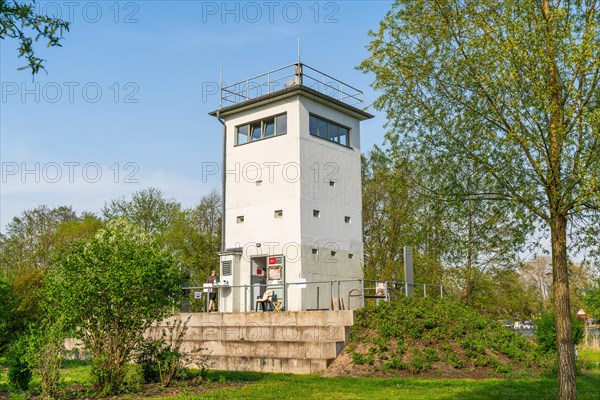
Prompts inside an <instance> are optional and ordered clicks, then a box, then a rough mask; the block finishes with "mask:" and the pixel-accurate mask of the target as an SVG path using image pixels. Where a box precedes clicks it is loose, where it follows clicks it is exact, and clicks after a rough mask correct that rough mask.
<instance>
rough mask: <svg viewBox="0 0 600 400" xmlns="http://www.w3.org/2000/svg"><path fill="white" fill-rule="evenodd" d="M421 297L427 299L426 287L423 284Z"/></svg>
mask: <svg viewBox="0 0 600 400" xmlns="http://www.w3.org/2000/svg"><path fill="white" fill-rule="evenodd" d="M423 297H427V286H426V285H425V284H423Z"/></svg>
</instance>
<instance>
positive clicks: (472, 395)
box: [0, 352, 600, 400]
mask: <svg viewBox="0 0 600 400" xmlns="http://www.w3.org/2000/svg"><path fill="white" fill-rule="evenodd" d="M580 355H581V356H582V357H585V358H586V359H589V360H590V361H594V360H597V359H599V358H600V352H580ZM65 367H66V368H65V370H64V372H65V373H64V375H63V376H64V381H65V383H67V384H74V383H77V384H83V385H87V384H89V382H90V380H89V370H90V366H89V363H87V362H80V361H69V362H67V363H66V364H65ZM208 378H209V379H210V380H211V381H212V382H214V383H211V382H209V383H207V384H206V385H207V386H208V389H209V390H208V391H205V392H203V393H193V391H194V388H193V387H187V388H186V387H182V388H181V390H180V393H179V394H178V395H176V396H172V397H168V398H169V399H173V400H184V399H185V400H187V399H194V400H195V399H253V400H256V399H261V400H262V399H277V400H280V399H326V398H330V399H365V398H369V399H391V398H394V399H461V400H462V399H467V400H469V399H498V400H506V399H554V398H556V378H541V379H508V378H507V379H482V380H470V379H422V378H418V377H415V378H351V377H338V378H325V377H320V376H316V375H288V374H261V373H254V372H226V371H211V372H209V374H208ZM224 380H226V381H227V382H233V383H244V385H243V386H239V385H237V386H232V387H229V388H225V389H219V388H216V387H214V386H217V383H216V382H219V381H220V382H223V381H224ZM577 382H578V388H579V399H590V400H592V399H593V400H598V399H599V398H600V369H596V370H595V371H593V372H588V373H586V374H585V375H583V376H580V377H578V379H577ZM38 386H39V377H34V381H33V382H32V385H31V387H32V388H34V389H35V388H37V387H38ZM211 386H212V387H213V388H211ZM7 390H8V386H7V384H6V371H4V372H3V374H2V376H1V377H0V392H4V393H0V398H2V397H4V396H3V395H5V394H6V391H7ZM140 397H141V396H136V395H130V396H125V397H123V399H134V398H140ZM144 398H147V399H151V398H153V399H160V398H167V397H144Z"/></svg>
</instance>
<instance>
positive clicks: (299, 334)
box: [153, 324, 350, 342]
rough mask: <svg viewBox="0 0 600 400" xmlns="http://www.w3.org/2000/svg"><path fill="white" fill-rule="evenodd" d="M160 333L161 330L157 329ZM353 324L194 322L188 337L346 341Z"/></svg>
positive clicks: (155, 331)
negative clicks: (219, 323) (297, 324)
mask: <svg viewBox="0 0 600 400" xmlns="http://www.w3.org/2000/svg"><path fill="white" fill-rule="evenodd" d="M153 333H154V335H155V337H156V335H160V330H158V329H153ZM349 333H350V327H348V326H338V325H333V324H329V325H327V326H294V325H283V326H279V325H264V326H255V325H250V326H190V325H188V327H187V332H186V336H185V338H186V340H198V341H207V340H209V341H210V340H221V341H240V340H246V341H251V342H261V341H267V340H268V341H282V342H345V341H347V340H348V335H349Z"/></svg>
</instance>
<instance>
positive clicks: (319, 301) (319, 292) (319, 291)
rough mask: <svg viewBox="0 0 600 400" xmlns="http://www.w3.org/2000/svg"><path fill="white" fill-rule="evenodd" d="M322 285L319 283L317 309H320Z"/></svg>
mask: <svg viewBox="0 0 600 400" xmlns="http://www.w3.org/2000/svg"><path fill="white" fill-rule="evenodd" d="M320 289H321V287H320V286H319V285H317V310H318V309H319V305H320V304H319V303H321V300H320V298H319V296H320V294H321V290H320Z"/></svg>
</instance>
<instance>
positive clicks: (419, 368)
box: [408, 349, 431, 373]
mask: <svg viewBox="0 0 600 400" xmlns="http://www.w3.org/2000/svg"><path fill="white" fill-rule="evenodd" d="M430 368H431V361H430V359H429V357H428V356H427V354H426V353H425V352H423V351H421V350H419V349H413V352H412V360H410V362H409V363H408V369H409V371H411V372H412V373H419V372H423V371H427V370H428V369H430Z"/></svg>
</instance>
